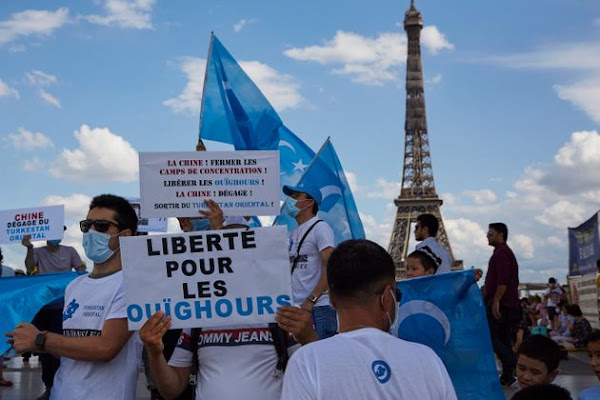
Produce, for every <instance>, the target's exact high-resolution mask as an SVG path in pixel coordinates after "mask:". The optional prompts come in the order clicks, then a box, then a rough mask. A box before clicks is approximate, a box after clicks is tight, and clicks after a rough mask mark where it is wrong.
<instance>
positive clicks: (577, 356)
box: [0, 352, 600, 400]
mask: <svg viewBox="0 0 600 400" xmlns="http://www.w3.org/2000/svg"><path fill="white" fill-rule="evenodd" d="M5 367H6V369H5V370H4V377H5V378H6V379H9V380H11V381H13V383H14V386H12V387H0V400H35V399H36V398H37V397H38V396H39V395H40V394H42V392H43V391H44V387H43V384H42V378H41V375H42V371H41V366H40V364H39V362H38V358H37V357H32V358H31V359H30V361H29V363H23V362H22V359H21V357H17V358H13V359H12V360H10V361H8V362H5ZM560 370H561V373H560V374H559V375H558V377H557V378H556V380H555V381H554V383H556V384H557V385H560V386H563V387H564V388H566V389H567V390H569V391H570V392H571V395H572V396H573V399H574V400H576V399H577V394H578V393H579V392H580V391H581V390H583V389H584V388H587V387H590V386H593V385H597V384H600V382H598V380H597V379H596V376H595V375H594V374H593V373H592V369H591V367H590V365H589V362H588V356H587V353H585V352H574V353H570V354H569V359H568V360H563V361H561V363H560ZM516 391H517V388H516V385H515V387H512V388H507V389H505V390H504V394H505V395H506V398H507V399H510V398H511V397H512V395H513V394H514V393H515V392H516ZM148 399H150V393H149V392H148V390H147V389H146V378H145V377H144V374H143V373H141V374H140V378H139V379H138V387H137V397H136V400H148Z"/></svg>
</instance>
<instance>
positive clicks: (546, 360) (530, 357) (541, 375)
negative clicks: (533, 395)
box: [517, 335, 560, 388]
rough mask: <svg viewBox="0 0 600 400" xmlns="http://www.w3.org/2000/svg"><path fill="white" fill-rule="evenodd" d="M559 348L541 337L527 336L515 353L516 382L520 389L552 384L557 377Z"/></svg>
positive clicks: (549, 340)
mask: <svg viewBox="0 0 600 400" xmlns="http://www.w3.org/2000/svg"><path fill="white" fill-rule="evenodd" d="M559 363H560V347H559V346H558V344H556V343H555V342H554V341H553V340H552V339H550V338H548V337H546V336H542V335H531V336H529V337H528V338H527V339H526V340H525V341H523V343H522V344H521V346H519V350H518V353H517V381H518V382H519V386H520V387H521V388H526V387H529V386H533V385H541V384H544V383H552V382H553V381H554V379H555V378H556V376H557V375H558V372H559V371H558V365H559Z"/></svg>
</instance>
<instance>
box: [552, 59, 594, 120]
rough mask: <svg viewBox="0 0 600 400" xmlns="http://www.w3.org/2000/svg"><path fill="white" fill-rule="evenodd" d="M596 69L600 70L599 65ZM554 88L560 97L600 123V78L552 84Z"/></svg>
mask: <svg viewBox="0 0 600 400" xmlns="http://www.w3.org/2000/svg"><path fill="white" fill-rule="evenodd" d="M599 50H600V49H599ZM598 71H599V72H600V67H599V69H598ZM554 90H555V91H556V93H557V94H558V97H559V98H560V99H562V100H566V101H568V102H570V103H571V104H573V105H574V106H576V107H578V108H580V109H581V110H583V111H584V112H585V113H586V114H587V115H588V116H589V117H590V118H591V119H593V120H594V121H596V122H597V123H600V79H588V80H585V81H581V82H577V83H574V84H572V85H554Z"/></svg>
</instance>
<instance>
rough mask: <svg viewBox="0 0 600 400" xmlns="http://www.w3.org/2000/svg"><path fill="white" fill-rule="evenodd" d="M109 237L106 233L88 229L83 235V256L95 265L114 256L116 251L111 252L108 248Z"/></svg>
mask: <svg viewBox="0 0 600 400" xmlns="http://www.w3.org/2000/svg"><path fill="white" fill-rule="evenodd" d="M110 238H111V235H109V234H108V233H101V232H98V231H95V230H93V229H90V230H89V231H87V232H85V233H84V234H83V241H82V243H83V249H84V250H85V255H86V256H87V257H88V258H89V259H90V260H92V261H93V262H95V263H96V264H102V263H103V262H105V261H106V260H108V259H109V258H111V257H112V256H113V254H115V252H116V251H117V250H111V249H110V247H108V242H109V241H110Z"/></svg>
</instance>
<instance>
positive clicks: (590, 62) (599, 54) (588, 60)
mask: <svg viewBox="0 0 600 400" xmlns="http://www.w3.org/2000/svg"><path fill="white" fill-rule="evenodd" d="M483 61H486V62H489V63H492V64H496V65H500V66H503V67H506V68H516V69H570V70H585V71H597V70H598V69H599V68H600V44H598V43H594V42H592V43H555V44H552V45H549V46H546V47H543V48H539V49H537V50H533V51H530V52H525V53H517V54H508V55H500V56H491V57H488V58H487V59H485V60H483Z"/></svg>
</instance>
